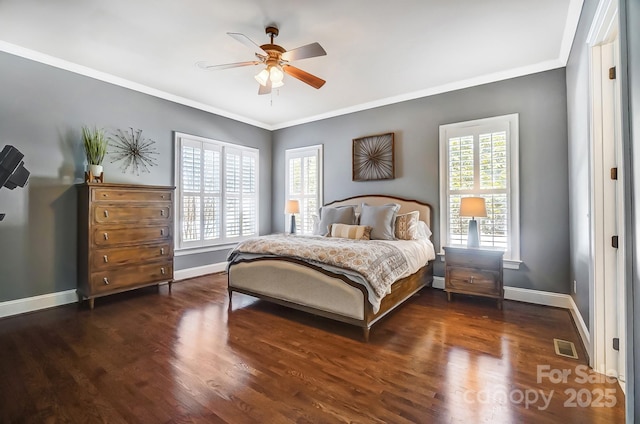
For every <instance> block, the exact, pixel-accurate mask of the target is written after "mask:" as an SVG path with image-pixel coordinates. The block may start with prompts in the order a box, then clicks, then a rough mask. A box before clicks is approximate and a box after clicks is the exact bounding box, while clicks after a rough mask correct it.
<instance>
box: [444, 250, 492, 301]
mask: <svg viewBox="0 0 640 424" xmlns="http://www.w3.org/2000/svg"><path fill="white" fill-rule="evenodd" d="M503 256H504V252H503V251H501V250H488V249H474V248H468V249H467V248H462V247H445V248H444V262H445V277H444V291H445V292H447V299H448V300H449V301H451V295H452V294H453V293H460V294H466V295H473V296H483V297H490V298H494V299H496V300H497V301H498V308H499V309H502V301H503V299H504V288H503V279H502V258H503Z"/></svg>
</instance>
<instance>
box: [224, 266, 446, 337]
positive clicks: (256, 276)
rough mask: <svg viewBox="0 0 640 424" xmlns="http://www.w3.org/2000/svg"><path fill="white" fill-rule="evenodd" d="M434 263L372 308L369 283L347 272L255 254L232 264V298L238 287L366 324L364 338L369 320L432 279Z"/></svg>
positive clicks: (376, 317)
mask: <svg viewBox="0 0 640 424" xmlns="http://www.w3.org/2000/svg"><path fill="white" fill-rule="evenodd" d="M432 270H433V267H432V263H430V264H428V265H427V266H425V267H423V268H421V269H420V270H419V271H418V272H416V273H415V274H413V275H411V276H409V277H407V278H404V279H402V280H399V281H397V282H396V283H394V284H393V286H392V291H391V293H390V294H389V295H387V296H386V297H385V298H384V299H383V300H382V303H381V306H380V310H379V311H378V312H377V313H374V312H373V306H372V305H371V303H370V302H369V301H368V299H367V292H366V288H365V287H363V286H362V285H360V284H358V283H355V282H353V281H351V280H350V279H349V278H348V277H346V276H344V275H339V274H334V273H331V272H329V271H326V270H324V269H322V268H320V267H317V266H314V265H310V264H307V263H304V262H302V261H298V260H295V259H290V258H279V259H253V260H244V261H239V262H237V263H233V264H231V266H230V267H229V273H228V290H229V304H230V305H231V298H232V293H233V292H234V291H236V292H239V293H244V294H247V295H250V296H254V297H257V298H260V299H264V300H267V301H270V302H273V303H277V304H280V305H284V306H287V307H290V308H294V309H298V310H301V311H304V312H308V313H312V314H315V315H319V316H323V317H326V318H330V319H334V320H337V321H341V322H345V323H348V324H353V325H357V326H359V327H362V329H363V332H364V338H365V340H368V338H369V330H370V328H371V326H372V325H373V324H374V323H375V322H377V321H378V320H379V319H381V318H382V317H383V316H385V315H386V314H387V313H389V312H390V311H392V310H393V309H395V308H396V307H397V306H398V305H400V304H401V303H403V302H404V301H406V300H407V299H409V298H410V297H411V296H412V295H413V294H415V293H416V292H417V291H419V290H420V289H422V288H423V287H424V286H425V285H430V284H431V282H432V280H433V272H432Z"/></svg>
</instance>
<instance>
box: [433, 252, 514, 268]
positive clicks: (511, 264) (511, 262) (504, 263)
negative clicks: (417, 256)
mask: <svg viewBox="0 0 640 424" xmlns="http://www.w3.org/2000/svg"><path fill="white" fill-rule="evenodd" d="M438 256H439V257H440V262H444V252H439V253H438ZM522 263H523V262H522V261H521V260H519V259H504V260H503V261H502V268H503V269H515V270H519V269H520V265H521V264H522Z"/></svg>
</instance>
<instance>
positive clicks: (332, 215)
mask: <svg viewBox="0 0 640 424" xmlns="http://www.w3.org/2000/svg"><path fill="white" fill-rule="evenodd" d="M355 223H356V207H355V206H353V205H345V206H323V207H322V208H320V223H319V224H318V228H317V229H316V231H315V232H314V233H313V234H315V235H318V236H326V235H327V234H329V225H331V224H348V225H353V224H355Z"/></svg>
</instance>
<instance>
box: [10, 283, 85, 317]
mask: <svg viewBox="0 0 640 424" xmlns="http://www.w3.org/2000/svg"><path fill="white" fill-rule="evenodd" d="M77 301H78V296H76V290H75V289H73V290H66V291H61V292H57V293H48V294H42V295H40V296H33V297H26V298H24V299H16V300H9V301H7V302H0V318H4V317H9V316H12V315H18V314H24V313H26V312H33V311H38V310H40V309H47V308H53V307H54V306H60V305H67V304H69V303H74V302H77Z"/></svg>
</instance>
